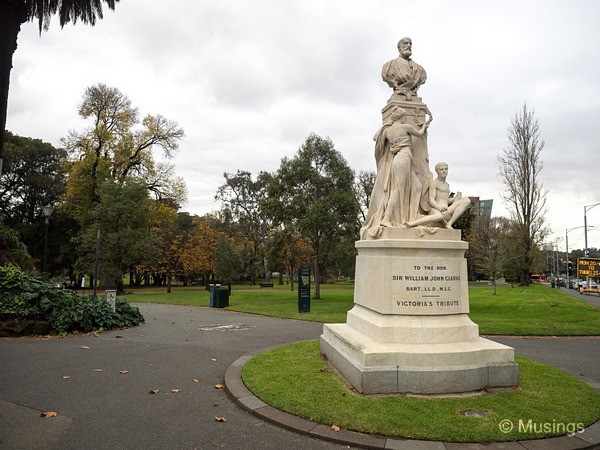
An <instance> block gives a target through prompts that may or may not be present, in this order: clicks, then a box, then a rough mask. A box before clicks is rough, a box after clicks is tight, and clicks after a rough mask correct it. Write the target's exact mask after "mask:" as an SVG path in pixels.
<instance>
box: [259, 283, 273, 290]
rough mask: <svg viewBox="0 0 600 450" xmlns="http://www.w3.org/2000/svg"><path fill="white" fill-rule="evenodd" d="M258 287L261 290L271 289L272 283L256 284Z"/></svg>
mask: <svg viewBox="0 0 600 450" xmlns="http://www.w3.org/2000/svg"><path fill="white" fill-rule="evenodd" d="M258 285H259V286H260V288H261V289H262V288H264V287H273V283H258Z"/></svg>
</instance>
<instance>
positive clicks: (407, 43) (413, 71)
mask: <svg viewBox="0 0 600 450" xmlns="http://www.w3.org/2000/svg"><path fill="white" fill-rule="evenodd" d="M398 52H400V56H398V57H397V58H396V59H393V60H391V61H388V62H387V63H385V64H384V66H383V69H382V70H381V76H382V78H383V80H384V81H385V82H386V83H387V84H388V85H389V86H390V87H391V88H392V89H393V90H394V94H398V95H401V96H403V97H405V98H406V100H409V101H410V100H411V99H412V97H413V96H416V95H417V90H418V89H419V86H421V85H422V84H423V83H425V80H427V73H426V72H425V69H423V67H421V66H420V65H418V64H417V63H416V62H414V61H413V60H412V59H410V57H411V55H412V40H411V39H410V38H409V37H405V38H402V39H400V42H398Z"/></svg>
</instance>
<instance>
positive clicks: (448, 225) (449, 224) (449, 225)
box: [444, 223, 452, 230]
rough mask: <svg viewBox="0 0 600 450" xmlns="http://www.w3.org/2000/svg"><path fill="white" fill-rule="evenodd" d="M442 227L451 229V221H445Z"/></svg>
mask: <svg viewBox="0 0 600 450" xmlns="http://www.w3.org/2000/svg"><path fill="white" fill-rule="evenodd" d="M444 228H448V229H449V230H451V229H452V224H451V223H447V224H446V225H445V226H444Z"/></svg>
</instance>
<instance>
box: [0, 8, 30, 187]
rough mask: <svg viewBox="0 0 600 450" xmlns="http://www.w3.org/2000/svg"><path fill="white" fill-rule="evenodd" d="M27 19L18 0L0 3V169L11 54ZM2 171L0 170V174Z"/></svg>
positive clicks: (25, 12)
mask: <svg viewBox="0 0 600 450" xmlns="http://www.w3.org/2000/svg"><path fill="white" fill-rule="evenodd" d="M26 21H27V6H26V5H25V2H23V1H19V0H3V1H2V2H1V3H0V169H1V168H2V166H1V161H2V159H3V158H4V130H5V129H6V117H7V114H8V89H9V85H10V71H11V70H12V61H13V54H14V52H15V50H16V49H17V36H18V35H19V31H21V24H22V23H24V22H26ZM1 175H2V171H1V170H0V176H1Z"/></svg>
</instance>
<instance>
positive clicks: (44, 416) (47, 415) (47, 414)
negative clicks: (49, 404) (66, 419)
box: [40, 411, 58, 419]
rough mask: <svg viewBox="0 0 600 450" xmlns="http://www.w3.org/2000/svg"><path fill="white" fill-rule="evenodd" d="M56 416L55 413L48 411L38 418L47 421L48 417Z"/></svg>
mask: <svg viewBox="0 0 600 450" xmlns="http://www.w3.org/2000/svg"><path fill="white" fill-rule="evenodd" d="M56 416H58V413H57V412H56V411H48V412H44V413H42V414H40V417H43V418H44V419H47V418H49V417H56Z"/></svg>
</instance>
